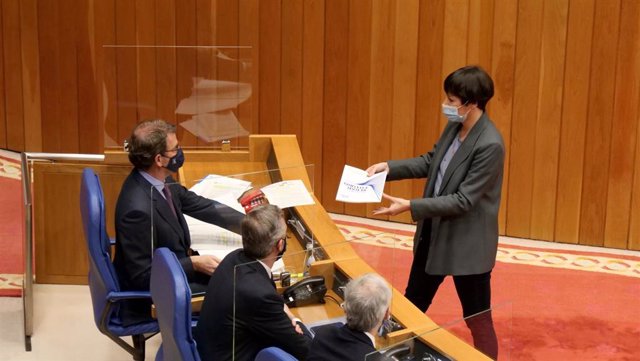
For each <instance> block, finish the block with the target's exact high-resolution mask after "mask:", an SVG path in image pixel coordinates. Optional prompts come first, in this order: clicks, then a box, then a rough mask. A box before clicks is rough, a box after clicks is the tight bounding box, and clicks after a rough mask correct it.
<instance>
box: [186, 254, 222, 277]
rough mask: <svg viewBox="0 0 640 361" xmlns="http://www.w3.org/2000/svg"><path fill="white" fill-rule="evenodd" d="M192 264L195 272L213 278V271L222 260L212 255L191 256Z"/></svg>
mask: <svg viewBox="0 0 640 361" xmlns="http://www.w3.org/2000/svg"><path fill="white" fill-rule="evenodd" d="M191 263H193V269H194V270H196V271H198V272H202V273H204V274H206V275H209V276H211V274H212V273H213V271H215V270H216V268H218V265H219V264H220V258H218V257H216V256H212V255H204V256H191Z"/></svg>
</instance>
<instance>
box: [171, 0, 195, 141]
mask: <svg viewBox="0 0 640 361" xmlns="http://www.w3.org/2000/svg"><path fill="white" fill-rule="evenodd" d="M175 4H176V7H175V16H176V45H177V46H178V47H177V48H176V98H175V100H174V104H175V107H177V106H178V104H179V103H180V101H182V100H183V99H186V98H189V97H190V96H191V95H192V94H193V84H194V83H193V81H194V78H195V77H197V76H198V74H197V65H196V64H197V63H196V59H197V51H196V48H195V47H194V45H195V44H196V37H197V35H196V34H197V32H196V1H195V0H183V1H176V3H175ZM192 116H193V115H192V114H176V126H177V132H176V135H177V136H178V139H179V141H180V144H181V145H182V146H186V147H194V146H197V145H198V137H197V136H196V135H195V134H193V133H191V132H189V131H187V130H186V129H185V128H184V127H182V126H180V123H182V122H184V121H187V120H189V119H191V118H192Z"/></svg>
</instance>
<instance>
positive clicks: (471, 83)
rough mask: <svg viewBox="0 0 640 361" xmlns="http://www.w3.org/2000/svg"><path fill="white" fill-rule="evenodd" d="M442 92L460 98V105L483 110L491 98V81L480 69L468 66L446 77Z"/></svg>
mask: <svg viewBox="0 0 640 361" xmlns="http://www.w3.org/2000/svg"><path fill="white" fill-rule="evenodd" d="M444 92H445V93H447V95H453V96H456V97H458V98H460V101H461V102H462V104H467V103H469V104H477V105H478V108H480V109H482V110H485V107H486V105H487V102H488V101H489V99H491V98H492V97H493V80H492V79H491V77H490V76H489V74H487V72H486V71H484V69H482V68H481V67H479V66H476V65H469V66H465V67H462V68H460V69H458V70H456V71H454V72H453V73H451V74H449V76H447V78H446V79H445V80H444Z"/></svg>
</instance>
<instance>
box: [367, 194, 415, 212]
mask: <svg viewBox="0 0 640 361" xmlns="http://www.w3.org/2000/svg"><path fill="white" fill-rule="evenodd" d="M382 198H383V199H386V200H388V201H389V202H391V203H390V204H389V207H380V208H378V209H375V210H374V211H373V214H375V215H376V216H395V215H397V214H400V213H403V212H406V211H408V210H409V209H411V206H410V203H409V200H408V199H403V198H398V197H392V196H390V195H387V194H385V193H382Z"/></svg>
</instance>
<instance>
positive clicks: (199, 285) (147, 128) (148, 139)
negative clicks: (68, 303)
mask: <svg viewBox="0 0 640 361" xmlns="http://www.w3.org/2000/svg"><path fill="white" fill-rule="evenodd" d="M127 150H128V153H129V161H130V162H131V164H133V165H134V167H135V168H134V169H133V170H132V171H131V174H129V176H128V177H127V179H126V180H125V181H124V183H123V185H122V189H121V191H120V196H119V197H118V201H117V203H116V217H115V223H116V253H115V258H114V261H113V264H114V267H115V269H116V272H117V274H118V280H119V281H120V287H121V288H122V290H124V291H127V290H136V291H143V290H149V283H150V277H151V255H152V253H153V249H154V248H157V247H167V248H169V249H170V250H172V251H173V252H174V253H175V254H176V256H177V257H178V260H180V263H181V264H182V268H183V269H184V272H185V274H186V275H187V278H188V279H189V282H190V285H191V289H192V292H204V291H205V290H206V285H207V284H208V282H209V277H210V275H211V274H212V273H213V271H214V270H215V269H216V267H217V266H218V263H219V260H218V259H217V258H215V257H214V256H205V255H203V256H201V255H198V253H197V252H195V251H193V250H192V249H191V248H190V246H191V238H190V236H189V228H188V227H187V223H186V221H185V218H184V214H187V215H189V216H192V217H194V218H197V219H200V220H202V221H205V222H208V223H213V224H215V225H218V226H221V227H223V228H226V229H229V230H231V231H234V232H236V233H239V230H240V222H241V220H242V218H243V217H244V215H243V214H242V213H240V212H237V211H235V210H234V209H232V208H229V207H227V206H225V205H222V204H220V203H218V202H215V201H212V200H210V199H207V198H204V197H200V196H198V195H196V194H195V193H193V192H191V191H189V190H187V189H186V188H184V187H182V186H181V185H180V184H177V183H176V182H175V180H174V179H173V178H172V177H171V175H172V174H173V173H175V172H177V171H178V169H179V168H180V167H181V166H182V163H183V162H184V154H183V153H182V149H181V148H180V146H179V145H178V139H177V138H176V127H175V126H174V125H172V124H168V123H167V122H165V121H163V120H148V121H144V122H141V123H139V124H138V125H137V126H136V127H135V128H134V129H133V132H132V134H131V137H130V138H129V140H128V147H127ZM120 316H121V317H122V319H123V322H124V323H125V325H130V324H134V323H137V322H141V321H145V320H148V319H149V318H150V317H151V301H146V300H142V301H141V300H130V301H128V302H127V303H126V304H125V305H124V306H123V307H122V308H121V309H120Z"/></svg>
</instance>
